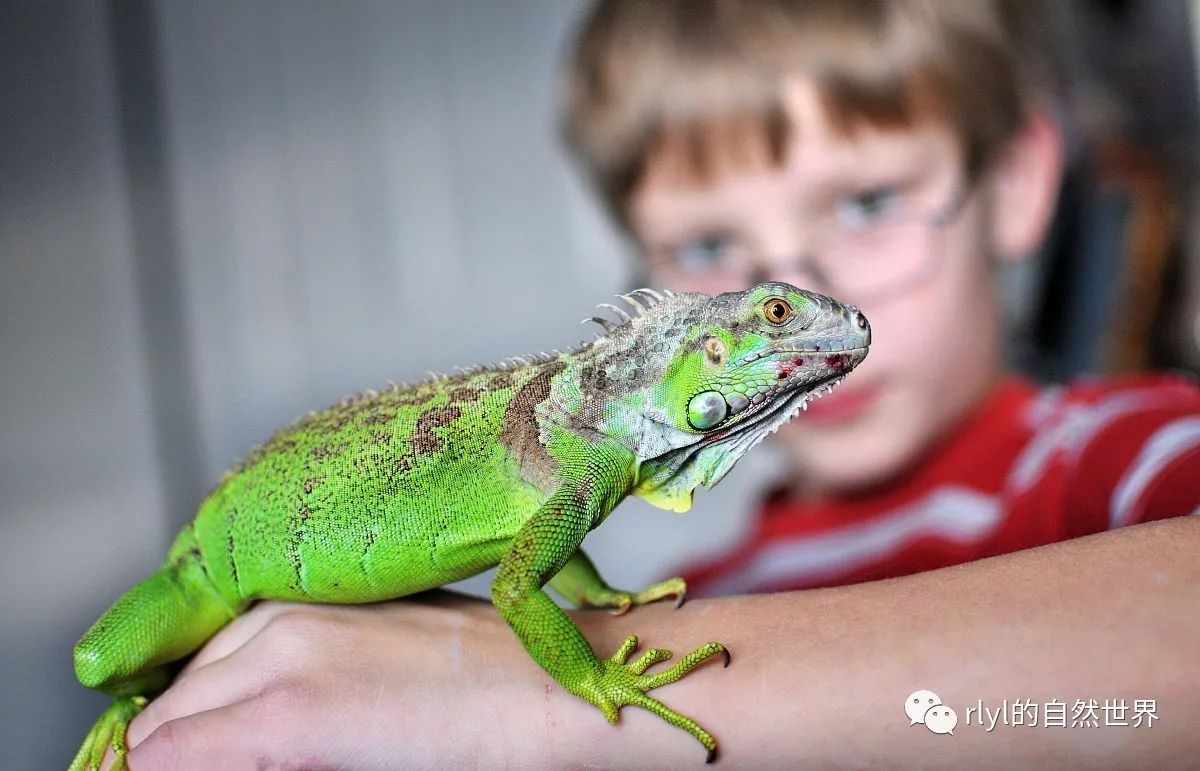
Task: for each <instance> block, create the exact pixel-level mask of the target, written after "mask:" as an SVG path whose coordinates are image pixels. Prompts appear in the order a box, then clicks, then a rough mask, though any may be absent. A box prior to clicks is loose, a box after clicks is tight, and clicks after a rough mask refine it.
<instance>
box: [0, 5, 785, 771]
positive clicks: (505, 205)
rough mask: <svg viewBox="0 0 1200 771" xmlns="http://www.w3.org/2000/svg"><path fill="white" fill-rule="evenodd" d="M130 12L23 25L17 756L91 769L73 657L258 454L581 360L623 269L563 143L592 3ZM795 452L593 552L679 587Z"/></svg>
mask: <svg viewBox="0 0 1200 771" xmlns="http://www.w3.org/2000/svg"><path fill="white" fill-rule="evenodd" d="M116 5H117V6H121V7H119V8H118V10H117V11H116V12H115V14H116V15H115V16H110V15H109V8H110V7H112V6H108V5H105V4H100V3H92V2H77V3H71V4H69V5H67V6H66V7H65V8H64V7H56V6H55V4H49V5H45V6H42V5H38V4H33V3H28V4H21V5H14V4H6V6H5V9H4V10H3V12H0V13H2V16H0V67H2V70H0V89H3V91H2V92H0V98H2V101H0V107H2V112H0V114H2V115H3V117H2V118H0V137H2V138H3V141H2V142H0V575H2V576H3V581H2V582H0V619H2V621H0V746H2V747H4V748H5V749H4V753H5V754H4V759H3V760H2V761H0V766H3V767H5V768H21V769H24V768H61V767H63V766H64V765H65V763H66V759H67V758H68V757H69V755H70V754H71V753H72V752H74V750H75V748H76V747H77V746H78V742H79V741H80V740H81V739H82V737H83V734H84V732H85V730H86V727H87V725H88V724H90V721H91V720H93V719H94V718H95V717H96V716H97V715H98V714H99V711H100V710H101V709H102V708H103V705H104V702H105V700H104V699H103V698H102V697H100V696H99V695H97V694H93V693H90V692H88V691H86V690H85V689H83V688H82V687H80V686H78V685H76V684H75V683H74V678H73V673H72V670H71V659H70V651H71V647H72V645H73V644H74V642H75V640H76V639H77V638H78V637H79V635H80V634H81V633H82V632H83V631H84V630H85V629H86V627H87V626H88V624H90V623H91V621H92V620H94V618H95V617H96V616H97V615H98V614H99V613H100V612H101V611H102V610H103V609H104V607H106V606H107V604H108V603H109V602H110V601H111V600H112V599H114V598H115V596H116V595H117V593H118V592H119V591H121V590H122V589H123V588H124V587H126V586H128V585H129V584H131V583H133V582H134V581H136V580H137V579H138V578H139V577H141V576H142V575H143V574H145V573H146V572H148V571H150V570H152V569H153V568H154V566H155V565H156V563H157V562H158V560H159V559H161V556H162V553H163V550H164V548H165V546H166V545H167V543H168V542H169V540H170V538H171V536H172V535H173V533H174V531H175V529H176V528H177V527H178V526H179V524H180V523H181V522H183V521H185V520H186V518H187V517H188V516H190V514H191V509H192V507H193V506H194V505H195V503H196V502H197V500H198V497H199V496H200V495H201V494H202V493H203V491H204V489H205V488H206V487H207V486H208V485H209V484H210V483H211V482H212V481H213V480H215V479H216V478H217V476H218V475H219V474H220V472H221V471H222V470H223V469H224V468H225V467H226V466H227V465H229V464H230V463H231V462H232V461H233V460H234V459H236V458H237V457H238V456H239V455H240V454H241V453H243V452H245V451H246V450H247V449H248V448H249V447H251V446H252V445H253V444H255V443H256V442H257V441H259V440H261V439H262V438H264V437H265V435H267V434H268V433H269V432H270V431H271V430H272V429H273V428H275V427H277V426H279V425H280V424H282V423H284V422H287V421H289V420H291V419H292V418H293V417H295V416H296V415H298V414H300V413H302V412H304V411H305V410H307V409H310V408H313V407H319V406H323V405H324V404H327V403H329V402H331V401H334V400H336V399H338V398H340V397H341V396H342V395H344V394H346V393H348V392H352V391H356V390H361V389H363V388H368V387H377V386H381V385H382V384H384V382H385V381H386V380H388V379H391V378H394V379H400V378H408V379H412V378H413V377H419V376H420V375H421V373H422V372H423V371H424V370H426V369H450V368H452V367H453V366H454V365H456V364H468V363H474V362H480V361H485V360H493V359H498V358H501V357H504V356H509V355H514V354H520V353H528V352H533V351H537V350H541V349H549V348H554V347H558V348H561V347H565V346H567V345H570V344H572V343H574V342H576V341H577V340H579V339H580V337H581V336H583V334H584V330H583V328H581V327H579V326H578V320H579V319H580V318H582V317H584V316H585V315H589V311H590V310H591V308H592V306H593V305H594V304H595V303H597V302H601V301H603V300H604V299H605V298H606V296H607V295H610V294H612V293H613V292H615V291H618V290H620V289H623V288H624V282H625V280H626V278H625V277H626V270H625V267H626V264H625V262H624V261H623V260H622V249H621V245H620V243H619V242H618V240H617V239H616V238H615V237H614V235H613V234H612V233H611V232H610V230H609V229H608V228H607V225H606V223H605V222H604V221H603V219H602V217H601V215H600V213H599V211H598V210H597V208H596V207H594V206H593V205H592V204H591V202H590V201H589V200H588V197H587V194H586V192H585V191H584V189H583V188H582V186H581V185H580V183H579V181H578V180H577V179H576V177H575V175H574V174H573V171H572V170H571V168H570V167H569V165H568V164H567V162H566V161H565V159H564V158H563V157H562V155H561V153H560V152H559V150H558V147H557V143H556V139H555V133H554V126H553V110H552V103H553V96H554V90H555V77H554V70H555V66H556V62H557V58H558V53H559V50H560V47H561V46H562V44H563V35H564V33H565V30H566V29H567V28H568V26H569V24H570V23H571V21H572V19H573V18H574V15H575V14H576V13H577V8H578V4H577V3H564V2H559V1H557V0H540V1H538V0H522V1H521V2H515V1H514V0H505V1H504V2H501V1H500V0H495V1H494V2H483V1H482V0H480V1H479V2H463V3H454V4H450V3H435V2H404V3H400V2H373V3H357V4H354V5H351V6H346V5H342V4H334V3H328V2H303V3H299V2H284V1H283V0H276V1H274V2H262V1H260V2H255V3H243V2H205V3H194V2H167V3H159V4H150V5H148V6H142V5H140V4H116ZM147 9H148V10H149V13H145V12H144V11H146V10H147ZM769 465H770V459H769V458H767V457H766V456H763V457H761V458H759V459H758V460H757V462H754V463H751V465H750V466H749V467H744V468H741V469H739V471H738V473H737V474H735V475H734V476H733V477H732V478H731V479H730V480H729V481H728V482H727V483H725V485H723V487H722V488H721V489H718V490H717V491H714V493H711V494H709V495H707V496H701V497H700V499H699V500H698V505H697V508H696V509H695V510H693V512H692V513H691V514H688V515H687V516H686V517H678V516H675V515H671V514H668V513H666V512H661V511H658V510H655V509H651V508H649V507H648V506H646V505H645V504H642V503H641V502H640V501H631V502H629V503H627V504H626V505H625V508H624V510H623V511H622V512H621V513H620V514H619V515H617V516H615V517H613V518H612V519H611V520H610V521H609V523H607V524H606V525H605V526H604V527H603V528H601V529H600V530H599V531H597V532H596V533H595V534H594V535H593V536H592V537H591V538H589V546H590V550H591V551H592V553H593V556H594V557H595V559H596V561H597V562H598V563H599V564H600V565H601V567H602V569H604V570H605V572H606V573H607V574H608V575H609V577H610V578H611V579H612V580H613V581H614V582H615V583H624V584H627V585H630V586H634V585H638V584H640V583H643V582H645V581H647V580H649V579H651V578H653V577H655V576H657V575H660V574H661V573H662V572H663V571H665V570H667V569H669V566H671V565H674V564H677V563H678V562H679V561H680V559H681V558H682V557H683V555H684V554H694V553H696V552H698V551H704V550H706V549H708V548H711V547H713V546H715V545H716V544H719V543H721V542H723V541H728V540H730V539H732V538H734V537H735V536H736V534H737V533H738V532H739V530H740V529H741V528H742V527H743V526H744V525H743V516H742V512H743V504H742V501H744V500H745V498H746V496H747V495H748V491H749V489H750V488H751V487H753V486H754V485H755V484H756V482H755V480H756V479H761V477H762V475H763V474H764V473H766V470H767V467H768V466H769ZM470 587H471V588H474V589H476V590H478V589H480V588H484V587H486V579H485V580H482V581H475V582H473V583H472V584H471V585H470Z"/></svg>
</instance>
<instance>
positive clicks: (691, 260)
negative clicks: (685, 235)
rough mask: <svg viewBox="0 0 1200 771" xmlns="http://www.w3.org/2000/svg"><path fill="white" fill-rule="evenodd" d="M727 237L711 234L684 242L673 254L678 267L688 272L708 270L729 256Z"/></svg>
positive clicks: (728, 240)
mask: <svg viewBox="0 0 1200 771" xmlns="http://www.w3.org/2000/svg"><path fill="white" fill-rule="evenodd" d="M729 250H730V239H729V237H728V236H724V235H720V234H717V233H711V234H707V235H703V236H700V237H699V238H693V239H692V240H690V241H685V242H684V243H683V244H682V245H681V246H680V247H679V248H678V249H677V250H676V253H675V259H676V260H677V261H678V262H679V265H680V266H681V267H683V268H686V269H688V270H696V271H701V270H708V269H711V268H713V267H715V266H716V265H717V264H719V263H720V262H721V261H722V260H724V259H725V258H726V257H728V255H729Z"/></svg>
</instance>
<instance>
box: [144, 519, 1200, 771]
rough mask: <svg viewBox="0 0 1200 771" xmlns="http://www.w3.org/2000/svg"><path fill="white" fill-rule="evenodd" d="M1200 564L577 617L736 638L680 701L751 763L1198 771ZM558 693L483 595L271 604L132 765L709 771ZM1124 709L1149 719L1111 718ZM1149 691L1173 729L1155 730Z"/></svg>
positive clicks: (1184, 560)
mask: <svg viewBox="0 0 1200 771" xmlns="http://www.w3.org/2000/svg"><path fill="white" fill-rule="evenodd" d="M1198 552H1200V520H1198V519H1196V518H1185V519H1177V520H1173V521H1167V522H1159V523H1152V524H1147V525H1139V526H1136V527H1130V528H1125V529H1123V530H1120V531H1115V532H1111V533H1103V534H1100V535H1096V536H1090V537H1087V538H1081V539H1078V540H1075V541H1071V542H1065V543H1060V544H1055V545H1052V546H1047V547H1042V548H1038V549H1032V550H1029V551H1025V552H1019V553H1016V554H1011V555H1006V556H1003V557H997V558H994V559H989V560H983V561H980V562H976V563H971V564H967V565H961V566H958V567H954V568H948V569H943V570H937V571H932V572H929V573H923V574H919V575H915V576H909V577H906V578H899V579H894V580H890V581H883V582H877V583H872V584H864V585H858V586H851V587H843V588H837V589H826V590H817V591H808V592H791V593H784V594H775V595H761V596H757V597H739V598H730V599H722V600H700V601H694V602H692V603H689V604H688V605H686V606H685V607H684V608H683V609H682V610H679V611H672V610H671V609H670V608H668V607H665V606H650V607H645V608H638V609H637V610H636V611H635V612H633V613H631V614H629V616H627V617H622V618H617V619H614V618H612V617H611V616H610V615H608V614H607V613H597V612H581V613H577V614H576V616H575V617H576V619H577V620H578V621H579V624H580V626H581V627H582V629H583V630H584V632H585V634H586V635H587V636H588V638H589V640H590V641H591V642H592V644H593V645H594V646H598V647H600V648H601V649H605V648H608V647H613V646H614V645H617V644H619V643H620V641H621V640H622V639H623V638H624V636H625V635H626V634H628V633H629V631H630V630H631V629H633V625H636V627H637V629H638V631H639V632H642V633H643V634H646V635H650V636H652V637H653V639H654V640H655V643H656V644H663V645H676V646H686V645H687V644H688V643H689V642H692V641H694V640H696V639H701V638H703V639H708V638H710V637H711V638H718V639H722V640H725V641H727V642H728V643H729V647H730V650H731V651H732V652H733V664H732V666H730V667H729V668H728V669H726V670H722V671H720V672H713V673H712V676H711V677H706V678H689V679H685V680H683V681H680V682H678V683H676V684H673V685H671V686H669V687H667V688H664V691H670V692H671V693H672V699H673V700H674V701H676V702H677V703H679V704H687V705H688V709H689V710H690V712H691V716H692V717H694V718H695V719H696V720H698V721H700V722H702V723H703V724H705V725H709V726H712V729H713V731H714V733H716V734H717V736H718V738H719V739H720V741H721V746H722V756H721V760H720V761H718V762H719V763H723V764H725V765H727V766H728V767H730V768H750V767H753V768H767V767H784V766H787V767H795V766H797V765H798V764H803V765H809V766H817V767H824V766H829V765H834V764H838V765H854V766H873V765H887V766H893V767H894V766H922V767H927V768H928V767H951V766H954V767H963V766H970V767H1006V768H1007V767H1014V766H1023V765H1032V766H1059V767H1061V766H1063V765H1072V766H1080V765H1105V766H1109V765H1111V766H1125V767H1164V768H1165V767H1184V766H1188V765H1190V764H1193V763H1194V729H1193V727H1192V726H1194V725H1195V724H1196V723H1197V722H1200V688H1198V687H1197V685H1196V683H1198V682H1200V657H1198V656H1197V655H1196V651H1197V650H1198V649H1200V561H1197V560H1196V559H1195V555H1196V554H1197V553H1198ZM289 619H290V620H289ZM281 621H286V622H287V623H280V622H281ZM281 651H283V652H287V653H288V655H279V654H280V652H281ZM660 666H661V665H660ZM552 685H553V684H552V683H551V681H550V680H549V679H548V678H547V677H546V676H545V675H544V674H543V673H541V672H540V671H539V670H538V669H537V668H536V667H535V666H533V665H532V664H531V663H530V662H529V661H528V659H527V657H525V656H524V655H523V652H522V651H521V648H520V646H519V644H518V643H517V642H516V640H515V638H513V637H512V636H511V633H509V632H508V630H507V629H506V628H505V627H504V626H503V624H501V623H499V621H498V620H497V619H496V618H495V614H494V613H492V612H491V609H490V608H489V607H488V606H486V605H484V604H482V603H474V602H471V601H466V600H453V599H446V598H442V599H438V600H435V601H433V602H432V603H419V602H396V603H389V604H386V605H382V606H375V607H373V608H332V607H306V606H300V607H297V606H288V605H281V604H268V605H265V606H262V607H260V608H258V609H256V610H255V611H253V612H251V613H250V614H248V616H246V617H243V618H242V619H239V620H238V621H236V622H234V624H233V625H231V627H230V628H228V629H227V630H226V631H225V632H223V633H222V634H221V635H218V637H217V638H215V639H214V640H213V641H212V642H211V643H210V645H209V647H208V648H206V649H205V651H204V652H202V653H201V655H200V657H199V658H198V660H197V662H196V663H194V664H193V665H192V666H191V667H190V669H189V674H187V675H185V676H184V677H183V678H182V679H181V680H180V681H179V683H177V685H176V686H173V687H172V689H171V690H170V691H168V692H167V694H166V695H164V696H163V697H162V698H161V699H160V700H159V701H157V702H155V703H154V704H152V705H151V706H150V708H148V709H147V710H146V712H145V713H143V714H142V716H141V717H139V718H138V720H137V721H135V723H134V725H133V726H132V727H131V729H130V740H131V743H135V744H137V746H136V747H135V749H134V750H133V752H132V753H131V754H130V763H131V767H132V768H134V769H137V768H166V769H170V768H191V767H193V766H189V765H188V763H189V762H192V760H194V761H195V763H198V764H200V765H203V764H206V763H207V764H213V763H215V762H216V761H217V760H220V761H221V763H220V764H219V765H232V764H234V763H236V762H237V761H240V760H248V761H253V762H261V761H263V760H264V759H266V760H269V761H272V762H276V761H278V762H304V763H309V764H316V765H320V764H321V763H326V764H333V765H337V764H339V763H340V764H349V765H353V766H355V767H371V766H379V767H386V766H388V765H389V763H391V764H394V763H395V762H396V761H397V759H399V758H404V759H407V761H411V762H412V763H413V764H417V763H422V762H426V761H428V762H429V763H430V764H431V765H447V764H449V765H453V764H455V763H458V762H467V763H472V764H474V765H489V764H492V763H505V762H507V763H508V764H509V765H514V766H518V767H525V766H548V767H562V766H564V765H571V766H577V765H587V764H598V765H601V766H605V767H622V768H624V767H633V768H638V767H671V768H679V767H686V766H687V765H689V764H691V765H695V766H696V767H699V766H700V764H701V763H702V761H703V758H702V757H699V756H698V754H697V751H696V747H695V746H694V742H692V741H691V740H690V737H688V736H687V735H686V734H684V733H682V732H679V731H671V730H668V729H666V728H665V727H664V726H663V725H662V724H661V722H660V721H656V720H654V719H653V717H652V716H650V715H647V714H644V713H642V712H640V711H638V710H623V711H622V714H621V723H620V727H619V728H617V729H614V728H612V727H610V726H609V725H608V724H607V723H606V722H604V721H603V720H601V719H598V717H597V716H596V715H595V713H594V710H592V709H590V708H589V706H588V705H586V704H584V703H582V702H580V701H578V700H577V699H574V698H573V697H571V696H570V695H569V694H566V693H564V692H562V690H561V689H558V688H554V687H551V686H552ZM920 689H927V690H931V691H934V692H935V693H937V694H938V695H939V696H940V697H941V699H942V700H943V701H944V702H945V703H946V704H947V705H949V706H950V707H952V708H954V709H955V710H956V711H957V713H958V721H959V722H958V726H957V728H955V729H954V735H953V736H946V735H935V734H933V733H931V732H930V731H929V730H927V729H926V728H924V727H923V726H921V725H911V726H910V725H909V720H908V718H907V717H906V716H905V714H904V709H903V701H904V699H905V698H906V697H907V696H908V695H909V694H910V693H911V692H913V691H916V690H920ZM676 691H678V693H676ZM1005 699H1007V700H1008V702H1007V703H1008V705H1012V703H1013V700H1015V699H1023V700H1027V701H1033V702H1036V703H1038V704H1039V705H1043V704H1045V703H1046V702H1049V701H1051V700H1057V701H1058V702H1065V720H1066V727H1062V728H1058V727H1045V726H1044V725H1042V724H1041V721H1042V713H1041V709H1039V712H1038V722H1039V725H1037V726H1029V725H1026V726H1011V725H1004V724H998V725H996V727H995V728H994V730H992V731H990V732H988V731H987V730H985V728H984V727H981V726H980V725H978V724H976V723H977V721H978V718H977V717H976V716H975V715H974V713H973V714H972V723H973V724H972V725H967V724H966V720H967V709H968V708H969V707H974V706H975V705H976V704H977V702H978V701H982V703H983V705H984V706H985V707H989V708H991V709H992V710H993V712H994V711H995V710H996V709H997V708H999V707H1001V706H1004V700H1005ZM1077 699H1078V700H1083V701H1084V702H1085V703H1086V702H1088V701H1089V700H1092V699H1094V700H1096V702H1097V703H1098V706H1099V708H1098V709H1097V715H1098V716H1099V722H1100V725H1099V727H1095V728H1092V727H1087V726H1080V727H1071V723H1072V712H1073V709H1072V708H1073V706H1074V705H1075V702H1076V700H1077ZM1118 699H1124V703H1125V704H1126V707H1127V709H1126V712H1125V714H1124V718H1125V720H1126V722H1128V723H1129V725H1127V726H1106V725H1105V720H1106V718H1112V719H1116V713H1115V712H1109V713H1106V712H1105V711H1104V710H1103V705H1104V704H1105V701H1106V700H1110V703H1115V700H1118ZM1144 699H1153V700H1154V712H1155V715H1156V716H1157V718H1156V719H1155V720H1154V721H1153V723H1152V725H1150V726H1147V725H1145V724H1144V723H1145V720H1146V718H1145V716H1144V715H1143V716H1142V722H1143V725H1141V726H1135V725H1133V720H1132V717H1133V713H1134V702H1135V700H1144ZM222 703H223V704H229V705H231V706H228V707H221V704H222ZM1143 708H1144V709H1145V705H1143ZM202 710H208V711H205V712H201V711H202ZM198 712H200V713H201V714H196V715H195V716H194V717H189V716H191V715H193V714H195V713H198ZM173 718H179V719H175V720H173V722H170V723H168V725H169V726H170V727H169V728H166V729H160V730H158V731H156V732H154V733H153V735H150V737H149V738H148V739H146V737H147V735H149V734H150V733H151V731H152V730H153V729H154V728H155V727H157V726H158V725H159V724H160V723H162V722H164V721H167V720H171V719H173ZM247 720H249V721H252V724H248V723H247V722H246V721H247ZM295 726H304V727H305V728H304V730H303V731H301V730H296V729H294V728H293V727H295ZM314 726H316V728H314ZM189 758H191V759H192V760H189Z"/></svg>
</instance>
